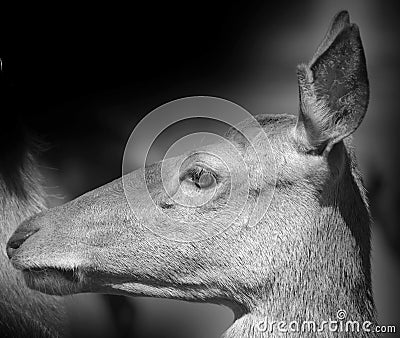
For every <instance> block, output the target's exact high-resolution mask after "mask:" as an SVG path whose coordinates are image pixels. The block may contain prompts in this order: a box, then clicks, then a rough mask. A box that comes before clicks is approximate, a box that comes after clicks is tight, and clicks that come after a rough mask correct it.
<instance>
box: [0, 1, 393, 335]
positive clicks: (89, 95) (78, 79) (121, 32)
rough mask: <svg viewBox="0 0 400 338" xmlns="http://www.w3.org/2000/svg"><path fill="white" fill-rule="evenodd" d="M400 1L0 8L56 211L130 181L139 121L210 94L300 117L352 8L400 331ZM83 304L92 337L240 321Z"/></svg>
mask: <svg viewBox="0 0 400 338" xmlns="http://www.w3.org/2000/svg"><path fill="white" fill-rule="evenodd" d="M396 5H397V2H396V1H335V2H333V1H332V2H327V1H318V0H314V1H293V2H286V1H280V2H273V3H271V4H268V3H262V2H252V3H250V2H248V1H247V2H243V3H226V4H223V3H220V2H219V3H218V4H216V3H212V2H192V3H176V4H172V3H168V4H165V3H164V4H156V3H152V2H148V3H141V4H136V3H132V4H131V6H129V7H122V6H121V7H120V6H118V5H116V4H113V5H112V4H111V3H109V4H103V5H99V4H96V6H90V7H89V6H83V5H72V4H65V5H60V4H58V5H57V6H54V5H53V6H39V5H37V4H36V3H35V5H34V6H32V5H28V6H27V7H25V6H26V5H22V4H21V5H20V7H18V8H12V9H11V8H6V7H3V8H1V14H0V16H1V20H0V21H1V32H0V33H1V36H0V39H1V42H0V57H1V59H2V62H3V76H4V77H6V78H7V81H8V83H9V84H10V85H11V86H12V90H13V93H14V95H15V96H14V99H13V100H14V103H15V110H16V111H18V118H19V119H20V122H21V123H24V124H25V125H26V126H27V127H28V128H29V129H30V130H31V132H32V134H34V135H37V136H38V137H39V138H40V139H41V140H42V142H43V143H44V144H45V148H46V151H45V152H43V153H42V155H41V156H40V160H41V163H42V167H41V168H42V171H43V174H44V176H45V178H46V186H47V192H48V194H49V204H50V205H51V206H52V205H57V204H60V203H64V202H65V201H68V200H70V199H72V198H74V197H76V196H78V195H80V194H82V193H84V192H86V191H88V190H91V189H93V188H95V187H97V186H100V185H102V184H104V183H106V182H108V181H110V180H112V179H114V178H116V177H118V176H120V175H121V164H122V155H123V151H124V146H125V143H126V142H127V139H128V137H129V135H130V132H131V131H132V130H133V128H134V126H135V125H136V123H137V122H138V121H140V119H141V118H142V117H143V116H145V115H146V114H148V113H149V112H150V111H152V110H153V109H154V108H156V107H158V106H160V105H161V104H163V103H166V102H169V101H171V100H173V99H177V98H181V97H185V96H192V95H211V96H218V97H222V98H225V99H228V100H231V101H233V102H236V103H238V104H240V105H242V106H243V107H245V108H246V109H247V110H249V111H250V112H251V113H252V114H257V113H264V112H267V113H282V112H289V113H296V112H297V104H298V102H297V82H296V81H297V80H296V73H295V66H296V65H297V64H298V63H300V62H305V61H307V60H309V59H310V57H311V56H312V54H313V52H314V51H315V49H316V47H317V45H318V43H319V42H320V40H321V39H322V37H323V35H324V33H325V31H326V29H327V27H328V24H329V21H330V19H331V18H332V16H333V15H334V14H335V13H336V12H337V11H338V10H340V9H348V10H349V11H350V15H351V18H352V21H354V22H356V23H357V24H358V25H359V26H360V29H361V36H362V39H363V43H364V48H365V53H366V57H367V63H368V71H369V78H370V85H371V101H370V106H369V110H368V114H367V117H366V119H365V120H364V122H363V124H362V125H361V127H360V128H359V130H358V131H357V134H356V145H357V147H358V148H357V151H358V156H359V159H360V165H361V169H362V170H363V172H364V177H365V179H366V184H367V188H368V190H369V197H370V200H371V207H372V211H373V216H374V219H375V222H374V227H373V234H374V238H373V261H372V262H373V281H374V292H375V299H376V303H377V307H378V311H379V316H380V319H381V321H382V323H383V324H396V325H397V327H398V329H400V321H399V317H398V312H399V309H400V306H399V294H400V292H399V291H398V283H399V281H400V276H399V257H400V246H399V245H398V243H399V239H400V230H399V208H398V202H399V192H400V185H399V178H398V172H399V161H398V159H397V157H398V154H399V152H398V148H397V145H398V141H399V138H400V134H399V132H398V129H399V127H398V122H399V117H398V114H399V112H398V110H399V109H398V106H399V102H398V100H399V99H398V97H399V95H398V88H399V85H398V82H399V77H398V75H399V68H400V61H399V60H400V50H399V47H398V36H399V28H400V27H399V14H400V13H399V11H398V8H397V6H396ZM0 114H1V121H0V124H1V126H2V128H8V126H9V124H10V123H14V122H15V117H16V116H13V120H14V121H12V119H10V116H9V114H7V113H6V112H0ZM10 121H11V122H10ZM78 301H79V302H81V307H80V310H79V311H80V312H79V311H78V312H77V311H76V308H74V310H73V313H74V315H75V317H76V327H77V332H78V331H79V332H80V333H81V335H82V336H84V335H85V334H89V333H91V334H93V335H99V336H112V335H114V336H117V335H118V330H121V329H120V328H121V327H122V328H124V329H125V328H126V329H127V330H129V329H132V332H135V337H168V336H171V337H175V338H177V337H180V336H182V337H185V336H186V337H189V336H190V337H194V335H193V334H190V333H189V332H197V331H200V330H203V332H205V331H204V328H205V327H207V329H208V330H211V331H209V332H214V334H216V333H217V332H222V331H223V330H224V329H225V328H226V327H228V326H229V324H230V321H231V320H232V315H231V314H230V312H229V311H227V310H225V309H220V308H218V307H215V306H211V305H210V306H208V305H191V304H189V305H188V304H185V303H177V302H173V301H158V300H147V301H145V300H141V299H138V300H127V299H115V298H111V297H108V298H106V297H103V296H96V295H94V296H91V295H90V296H84V297H81V298H79V299H78ZM124 304H125V305H124ZM116 309H119V310H116ZM113 314H115V316H114V317H116V318H114V317H113ZM116 322H117V324H116ZM130 326H131V327H132V328H131V327H130ZM212 330H214V331H212ZM169 332H170V333H169ZM178 332H181V335H180V336H179V335H178ZM185 332H186V333H185ZM209 335H210V336H211V335H212V333H209ZM131 336H133V333H132V334H131Z"/></svg>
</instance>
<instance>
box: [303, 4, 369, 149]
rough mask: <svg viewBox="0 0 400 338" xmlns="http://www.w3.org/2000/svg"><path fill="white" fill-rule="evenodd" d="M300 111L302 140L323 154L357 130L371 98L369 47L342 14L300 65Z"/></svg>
mask: <svg viewBox="0 0 400 338" xmlns="http://www.w3.org/2000/svg"><path fill="white" fill-rule="evenodd" d="M297 75H298V84H299V97H300V113H299V119H298V123H297V127H296V133H297V135H298V139H300V140H302V142H305V143H307V146H308V147H309V148H311V149H313V150H314V151H315V152H318V153H324V152H325V153H328V152H329V151H330V150H331V148H332V146H333V145H334V144H336V143H338V142H340V141H341V140H343V139H344V138H345V137H347V136H349V135H350V134H352V133H353V132H354V131H355V130H356V129H357V128H358V126H359V125H360V123H361V121H362V120H363V118H364V116H365V113H366V110H367V106H368V100H369V85H368V76H367V69H366V61H365V55H364V49H363V46H362V42H361V38H360V32H359V30H358V27H357V25H355V24H351V23H350V20H349V14H348V13H347V12H346V11H342V12H340V13H338V14H337V15H336V16H335V17H334V18H333V20H332V22H331V25H330V28H329V30H328V32H327V34H326V36H325V38H324V39H323V41H322V42H321V44H320V46H319V47H318V48H317V51H316V53H315V54H314V56H313V58H312V59H311V61H310V62H309V63H308V64H301V65H299V66H298V67H297Z"/></svg>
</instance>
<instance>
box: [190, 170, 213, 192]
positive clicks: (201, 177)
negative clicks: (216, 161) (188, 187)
mask: <svg viewBox="0 0 400 338" xmlns="http://www.w3.org/2000/svg"><path fill="white" fill-rule="evenodd" d="M187 178H188V179H189V180H190V181H191V182H193V183H194V185H195V186H196V187H197V188H198V189H207V188H211V187H213V186H214V185H215V184H216V183H217V179H216V177H215V175H214V174H213V173H212V172H210V171H208V170H206V169H204V168H195V169H193V170H190V171H189V172H188V175H187Z"/></svg>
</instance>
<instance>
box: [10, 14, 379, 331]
mask: <svg viewBox="0 0 400 338" xmlns="http://www.w3.org/2000/svg"><path fill="white" fill-rule="evenodd" d="M298 80H299V92H300V112H299V115H298V116H292V115H259V116H256V120H257V122H258V123H259V125H261V127H262V129H263V131H264V132H265V133H266V134H267V135H268V138H269V142H270V147H269V146H268V147H267V146H265V147H264V148H265V152H264V154H262V159H261V162H262V163H265V164H266V163H270V162H271V161H274V163H276V168H277V171H278V177H277V180H274V179H273V177H271V175H270V173H269V172H266V168H269V165H265V166H262V167H258V166H255V165H254V161H255V160H254V153H253V151H252V147H251V144H259V143H260V142H262V140H263V138H261V137H260V135H259V134H256V135H254V137H253V138H252V139H251V140H248V139H245V138H244V136H243V134H242V133H240V132H238V130H237V129H235V128H232V129H231V130H230V132H228V134H227V138H228V139H229V141H230V142H231V143H232V144H233V145H235V147H236V149H237V150H238V152H239V153H240V156H241V157H242V159H243V161H244V163H245V164H246V165H245V166H240V165H239V164H235V163H236V162H235V161H232V160H231V159H232V157H231V156H230V154H229V150H228V149H226V148H225V144H223V143H222V144H218V145H214V146H212V147H204V148H203V149H201V151H196V152H193V153H190V154H184V155H182V156H183V157H185V158H186V161H185V165H184V166H183V167H181V168H180V167H178V166H176V165H175V163H178V162H179V161H178V160H179V159H178V160H177V159H168V160H166V161H168V162H167V163H164V164H165V165H166V167H167V168H168V172H167V175H166V177H167V178H166V179H167V181H168V180H169V179H170V181H168V182H167V184H166V185H167V186H168V189H169V191H168V193H167V192H166V191H165V189H164V185H163V182H162V181H161V172H160V167H161V164H160V163H158V164H155V165H152V166H149V167H146V168H145V169H144V170H145V176H146V182H147V188H148V189H149V192H150V195H151V196H153V198H154V201H155V203H156V204H157V208H158V210H161V211H162V212H158V213H156V214H155V213H154V206H153V205H149V204H148V203H146V202H145V201H144V200H143V199H142V196H144V195H145V194H147V191H146V190H145V189H146V187H143V186H142V185H141V184H139V182H140V179H139V177H141V175H143V171H142V170H143V169H141V170H138V171H134V172H132V173H130V174H128V175H127V176H125V177H124V179H125V181H126V182H129V183H128V185H129V187H128V188H130V189H132V191H135V192H136V193H135V198H134V202H133V203H131V205H129V204H128V202H127V200H126V196H125V193H124V189H123V184H122V182H123V181H122V179H118V180H116V181H114V182H111V183H109V184H107V185H105V186H103V187H100V188H98V189H96V190H94V191H92V192H89V193H87V194H85V195H83V196H81V197H79V198H77V199H76V200H73V201H71V202H69V203H67V204H65V205H62V206H59V207H56V208H54V209H51V210H48V211H45V212H43V213H39V214H38V215H36V216H34V217H32V218H31V219H30V220H28V221H26V222H24V223H22V224H21V225H20V227H19V228H18V229H17V231H16V232H15V234H14V235H13V237H12V238H11V239H10V241H9V244H8V254H9V256H10V258H11V262H12V263H13V265H14V266H15V268H17V269H19V270H22V271H23V273H24V276H25V278H26V281H27V283H28V285H29V286H30V287H32V288H34V289H37V290H40V291H42V292H47V293H51V294H60V295H63V294H70V293H79V292H102V293H118V294H125V295H133V296H136V295H143V296H150V297H164V298H175V299H182V300H187V301H196V302H212V303H218V304H224V305H227V306H229V307H231V308H232V310H233V311H234V312H235V322H234V323H233V325H232V326H231V327H230V328H229V329H228V330H227V331H226V332H225V334H224V337H227V338H228V337H229V338H232V337H237V338H239V337H240V338H242V337H265V336H274V337H275V336H280V335H282V336H283V335H285V336H293V337H294V336H312V335H313V334H312V333H307V332H306V333H304V332H303V333H301V332H300V333H298V332H297V333H292V334H290V333H285V334H283V333H280V332H277V331H274V332H261V331H260V330H259V328H258V324H259V323H260V322H261V321H265V320H267V321H269V322H272V321H275V322H276V321H286V322H288V323H289V322H291V321H294V320H296V321H298V322H300V323H301V322H302V321H305V320H314V321H315V322H317V323H320V322H322V321H326V320H329V319H335V318H336V314H337V311H338V310H340V309H344V310H346V311H347V313H348V319H351V320H354V321H359V322H361V323H362V322H364V321H371V322H373V323H374V322H375V319H374V303H373V299H372V294H371V278H370V228H369V227H370V218H369V211H368V205H367V201H366V197H365V192H364V190H363V187H362V182H361V178H360V175H359V173H358V171H357V165H356V161H355V157H354V153H353V149H352V146H351V136H350V135H351V134H352V133H353V132H354V131H355V130H356V129H357V127H358V126H359V124H360V123H361V121H362V119H363V117H364V115H365V112H366V109H367V104H368V94H369V92H368V79H367V72H366V64H365V57H364V52H363V48H362V44H361V39H360V35H359V32H358V28H357V26H356V25H354V24H351V23H350V21H349V16H348V13H347V12H340V13H339V14H337V15H336V16H335V18H334V19H333V21H332V24H331V26H330V29H329V31H328V33H327V35H326V37H325V39H324V40H323V42H322V43H321V45H320V47H319V48H318V49H317V52H316V54H315V55H314V57H313V58H312V61H311V62H310V63H309V64H303V65H300V66H299V67H298ZM254 127H255V126H254V122H252V121H244V122H243V123H242V125H241V128H242V129H245V130H248V129H251V128H254ZM216 152H217V153H218V157H214V156H212V155H210V154H215V153H216ZM224 154H225V155H224ZM224 156H225V157H224ZM216 158H220V159H221V158H222V159H223V160H224V161H225V162H226V163H230V162H229V161H231V162H232V163H230V166H231V167H232V171H233V172H235V182H233V181H231V180H229V177H228V176H229V173H227V172H226V170H225V169H224V166H223V164H222V162H221V161H219V160H217V159H216ZM243 168H247V169H243ZM260 170H261V171H263V170H264V172H263V179H262V180H260V179H259V177H260V176H259V171H260ZM203 175H207V176H206V177H205V178H204V180H205V181H203V182H202V183H201V180H202V177H203ZM175 176H179V179H177V180H173V179H172V178H173V177H175ZM164 180H165V177H164ZM245 181H248V182H249V184H248V185H246V184H245ZM204 182H205V183H204ZM164 183H165V182H164ZM210 187H213V189H215V195H214V196H213V198H211V199H210V200H209V201H208V202H207V203H205V204H201V203H199V204H198V206H196V207H194V208H193V207H187V206H186V205H185V203H184V202H185V200H184V198H185V197H184V195H182V196H178V194H179V193H180V191H181V190H182V189H183V188H184V189H185V191H189V192H190V191H193V192H195V194H194V193H193V194H191V195H190V194H189V195H190V196H192V197H191V198H196V196H198V198H201V197H202V196H203V195H204V194H207V191H208V189H210ZM228 189H231V191H233V192H234V193H235V194H237V196H240V195H241V194H248V196H249V198H248V200H247V204H246V207H245V208H244V209H243V211H242V213H241V214H240V215H239V217H237V218H236V219H234V220H233V224H232V226H230V227H229V228H227V229H226V231H223V232H221V233H220V234H218V235H216V236H213V237H211V238H208V239H206V240H203V241H194V242H184V243H182V242H175V241H168V240H166V239H165V238H163V237H161V236H159V235H157V234H155V233H154V232H152V231H149V230H148V228H149V225H151V227H153V228H154V227H160V228H163V229H164V230H165V231H168V232H171V233H174V232H177V233H179V232H182V231H190V227H188V229H185V228H182V227H180V226H178V225H177V223H176V222H173V221H172V220H173V219H177V218H181V219H182V220H188V219H190V220H191V221H192V222H197V223H198V225H199V227H200V228H201V229H203V230H204V231H207V226H209V227H216V226H220V224H223V223H224V220H226V219H227V218H229V212H230V211H232V212H234V210H236V209H237V208H238V207H240V206H238V205H237V203H236V201H235V200H229V201H227V196H228V194H226V191H227V190H228ZM271 189H275V192H274V195H273V198H272V201H271V203H270V205H269V207H268V210H267V212H266V213H265V215H264V216H263V218H262V219H261V220H260V222H259V223H258V224H257V225H256V226H252V227H248V226H247V222H248V220H249V218H250V217H251V211H252V203H254V200H255V198H256V197H259V196H260V197H262V196H263V195H265V194H270V193H271ZM174 194H175V195H174ZM171 195H174V197H176V198H175V199H172V198H171ZM193 196H195V197H193ZM186 198H187V197H186ZM176 201H181V202H183V203H176ZM221 210H223V211H221ZM324 336H326V337H328V336H329V337H330V336H332V337H333V336H337V333H330V332H328V331H326V333H325V332H324ZM340 336H343V337H353V336H354V333H345V332H343V333H341V334H340ZM357 336H359V337H364V336H365V337H366V336H368V337H371V336H373V334H372V333H363V332H360V333H358V334H357Z"/></svg>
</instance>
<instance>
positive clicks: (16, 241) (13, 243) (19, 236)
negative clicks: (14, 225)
mask: <svg viewBox="0 0 400 338" xmlns="http://www.w3.org/2000/svg"><path fill="white" fill-rule="evenodd" d="M38 230H39V229H35V230H32V231H27V232H25V231H22V232H15V233H14V234H13V235H12V236H11V238H10V239H9V240H8V243H7V249H6V251H7V256H8V258H10V259H11V258H12V256H13V254H14V252H15V251H16V250H17V249H18V248H19V247H20V246H21V245H22V243H24V242H25V241H26V240H27V239H28V238H29V237H30V236H32V235H33V234H34V233H35V232H37V231H38Z"/></svg>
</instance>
